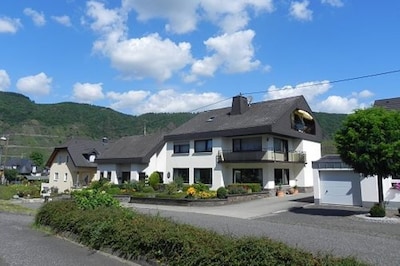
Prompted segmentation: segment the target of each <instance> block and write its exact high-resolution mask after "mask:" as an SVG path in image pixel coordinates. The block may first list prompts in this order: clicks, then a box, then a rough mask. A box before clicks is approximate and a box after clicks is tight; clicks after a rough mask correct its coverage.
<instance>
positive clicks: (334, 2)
mask: <svg viewBox="0 0 400 266" xmlns="http://www.w3.org/2000/svg"><path fill="white" fill-rule="evenodd" d="M321 3H323V4H327V5H330V6H333V7H342V6H344V4H343V1H342V0H321Z"/></svg>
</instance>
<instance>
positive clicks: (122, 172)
mask: <svg viewBox="0 0 400 266" xmlns="http://www.w3.org/2000/svg"><path fill="white" fill-rule="evenodd" d="M163 146H164V140H163V135H162V134H161V133H160V134H153V135H146V136H143V135H142V136H127V137H123V138H121V139H119V140H117V141H115V142H114V143H113V144H112V145H110V147H109V149H107V150H106V151H105V152H104V153H102V154H101V155H100V156H99V157H97V158H96V160H95V162H96V163H97V178H107V179H109V180H110V181H111V182H112V183H114V184H122V183H124V182H130V181H139V180H144V179H145V177H146V176H149V175H150V174H151V173H153V172H154V171H159V172H160V173H161V174H162V173H163V170H164V169H165V152H163V150H162V147H163Z"/></svg>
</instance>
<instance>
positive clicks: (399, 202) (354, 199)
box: [312, 155, 400, 208]
mask: <svg viewBox="0 0 400 266" xmlns="http://www.w3.org/2000/svg"><path fill="white" fill-rule="evenodd" d="M312 165H313V168H314V202H315V203H316V204H337V205H353V206H364V207H371V206H373V205H374V204H375V203H377V202H378V181H377V177H376V176H368V177H364V176H363V175H362V174H359V173H356V172H354V170H353V168H351V167H350V166H348V165H347V164H345V163H343V161H342V160H341V159H340V156H339V155H326V156H324V157H322V158H321V159H319V160H317V161H315V162H313V164H312ZM397 183H400V179H396V178H392V177H389V178H386V179H383V195H384V201H385V203H386V205H387V206H388V207H395V208H398V207H400V190H398V189H396V188H395V184H397Z"/></svg>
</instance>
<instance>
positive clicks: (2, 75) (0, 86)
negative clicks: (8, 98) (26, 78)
mask: <svg viewBox="0 0 400 266" xmlns="http://www.w3.org/2000/svg"><path fill="white" fill-rule="evenodd" d="M10 85H11V81H10V77H9V76H8V73H7V71H5V70H4V69H0V91H5V90H7V89H8V88H9V87H10Z"/></svg>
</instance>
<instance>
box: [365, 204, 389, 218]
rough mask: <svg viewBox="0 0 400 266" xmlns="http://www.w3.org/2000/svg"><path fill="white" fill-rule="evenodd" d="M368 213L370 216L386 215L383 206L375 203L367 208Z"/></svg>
mask: <svg viewBox="0 0 400 266" xmlns="http://www.w3.org/2000/svg"><path fill="white" fill-rule="evenodd" d="M369 214H370V215H371V217H385V216H386V210H385V207H382V206H381V205H379V204H378V203H376V204H375V205H374V206H372V207H371V209H370V210H369Z"/></svg>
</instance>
